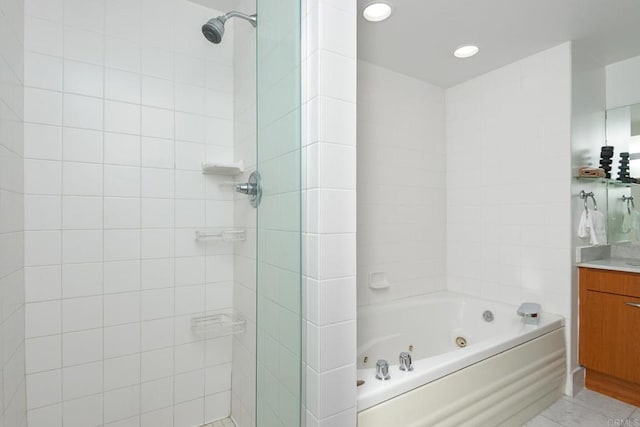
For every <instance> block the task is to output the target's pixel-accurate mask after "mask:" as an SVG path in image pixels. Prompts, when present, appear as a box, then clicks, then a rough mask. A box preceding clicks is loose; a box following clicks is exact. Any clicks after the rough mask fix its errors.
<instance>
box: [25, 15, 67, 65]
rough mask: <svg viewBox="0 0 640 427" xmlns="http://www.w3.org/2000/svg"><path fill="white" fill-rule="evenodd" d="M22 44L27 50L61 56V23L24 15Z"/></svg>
mask: <svg viewBox="0 0 640 427" xmlns="http://www.w3.org/2000/svg"><path fill="white" fill-rule="evenodd" d="M24 26H25V33H24V44H25V48H26V49H27V50H30V51H33V52H38V53H43V54H47V55H54V56H62V46H63V42H62V40H63V38H62V23H61V22H53V21H49V20H47V19H40V18H36V17H33V16H27V17H25V22H24Z"/></svg>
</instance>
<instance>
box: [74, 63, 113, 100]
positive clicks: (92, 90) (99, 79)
mask: <svg viewBox="0 0 640 427" xmlns="http://www.w3.org/2000/svg"><path fill="white" fill-rule="evenodd" d="M64 91H65V92H67V93H76V94H79V95H87V96H96V97H102V96H103V93H104V69H103V68H102V67H99V66H96V65H91V64H86V63H83V62H76V61H64Z"/></svg>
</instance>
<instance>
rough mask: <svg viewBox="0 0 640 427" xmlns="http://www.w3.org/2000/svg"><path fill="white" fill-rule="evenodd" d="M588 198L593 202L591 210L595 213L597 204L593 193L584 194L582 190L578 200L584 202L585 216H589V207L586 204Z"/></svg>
mask: <svg viewBox="0 0 640 427" xmlns="http://www.w3.org/2000/svg"><path fill="white" fill-rule="evenodd" d="M589 197H591V200H593V210H594V211H597V210H598V203H597V202H596V197H595V196H594V195H593V191H590V192H588V193H586V192H585V191H584V190H581V191H580V198H581V199H582V200H584V211H585V212H586V213H587V215H589V205H588V203H587V202H588V200H589Z"/></svg>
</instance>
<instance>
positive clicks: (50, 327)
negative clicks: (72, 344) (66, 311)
mask: <svg viewBox="0 0 640 427" xmlns="http://www.w3.org/2000/svg"><path fill="white" fill-rule="evenodd" d="M25 318H26V322H25V335H26V337H27V338H34V337H41V336H45V335H54V334H59V333H60V332H61V331H62V322H61V319H62V305H61V303H60V301H46V302H35V303H30V304H27V305H26V306H25Z"/></svg>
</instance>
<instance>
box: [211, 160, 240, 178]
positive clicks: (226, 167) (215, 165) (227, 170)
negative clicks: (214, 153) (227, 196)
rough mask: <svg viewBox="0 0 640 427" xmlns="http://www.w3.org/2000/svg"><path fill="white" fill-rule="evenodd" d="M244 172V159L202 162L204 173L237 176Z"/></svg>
mask: <svg viewBox="0 0 640 427" xmlns="http://www.w3.org/2000/svg"><path fill="white" fill-rule="evenodd" d="M242 172H244V161H242V160H240V161H239V162H222V161H211V162H202V173H204V174H208V175H225V176H235V175H239V174H241V173H242Z"/></svg>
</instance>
